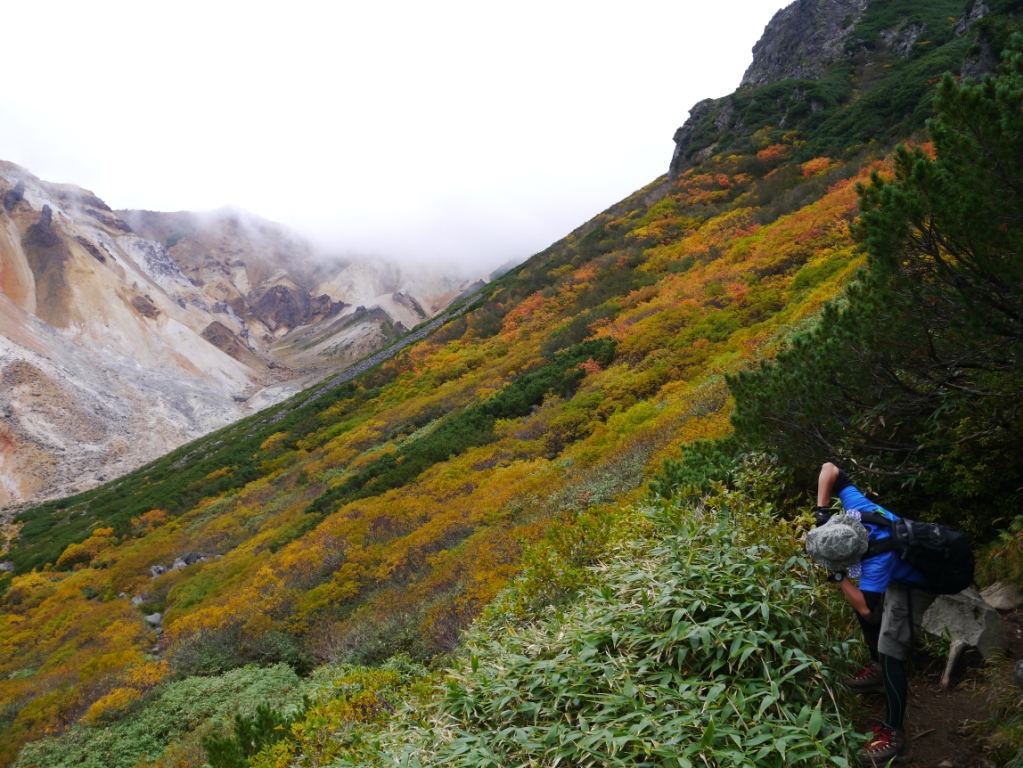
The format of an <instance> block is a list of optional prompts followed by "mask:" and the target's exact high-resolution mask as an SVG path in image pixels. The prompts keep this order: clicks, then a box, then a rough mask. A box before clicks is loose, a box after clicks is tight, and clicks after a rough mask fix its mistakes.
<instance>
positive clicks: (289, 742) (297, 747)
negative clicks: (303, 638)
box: [211, 655, 429, 768]
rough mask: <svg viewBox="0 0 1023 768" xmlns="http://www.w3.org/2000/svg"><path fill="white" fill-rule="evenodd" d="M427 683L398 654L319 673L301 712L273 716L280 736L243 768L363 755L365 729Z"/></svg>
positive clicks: (308, 767) (285, 767)
mask: <svg viewBox="0 0 1023 768" xmlns="http://www.w3.org/2000/svg"><path fill="white" fill-rule="evenodd" d="M428 679H429V675H428V672H427V670H426V668H425V667H422V666H420V665H419V664H417V663H416V662H414V661H413V660H412V659H410V658H409V657H407V656H403V655H397V656H394V657H392V658H390V659H388V660H387V661H386V662H384V663H383V664H382V665H380V666H379V667H375V668H369V667H357V666H351V665H342V666H328V667H325V668H323V669H321V670H318V671H317V673H316V675H314V678H313V680H311V681H310V684H309V685H307V686H306V687H305V689H304V691H305V693H306V697H305V700H304V704H303V706H302V707H301V708H300V709H297V710H295V711H294V712H290V711H286V712H279V713H274V714H273V717H276V718H277V719H278V720H279V721H280V722H281V724H282V727H281V731H280V732H279V733H280V735H281V738H279V739H276V740H275V741H274V743H272V744H267V745H266V746H264V747H263V748H262V749H261V750H258V753H257V754H255V755H254V756H253V757H252V758H251V760H250V761H249V762H248V763H247V765H249V766H251V768H314V767H315V766H322V765H327V764H328V763H330V764H333V763H331V762H330V761H332V760H336V759H344V758H346V757H350V756H352V755H357V754H360V753H363V752H365V751H366V748H367V746H368V743H370V742H369V737H370V736H371V734H370V732H369V731H368V730H367V729H366V727H365V726H367V725H373V724H378V723H382V722H384V721H386V720H387V719H388V718H390V717H391V716H392V715H393V714H394V713H395V712H396V711H397V708H398V706H399V705H401V704H402V703H403V702H405V703H407V704H412V703H413V702H418V701H419V700H420V699H421V698H422V697H423V696H425V695H427V694H428V692H429V689H428V688H427V687H426V686H425V681H427V680H428ZM266 720H267V722H268V723H269V722H270V721H271V718H270V717H267V718H266ZM236 733H237V730H236ZM211 762H212V760H211ZM214 768H217V766H216V764H214ZM225 768H227V766H226V765H225Z"/></svg>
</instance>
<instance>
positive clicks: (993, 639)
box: [922, 589, 1009, 659]
mask: <svg viewBox="0 0 1023 768" xmlns="http://www.w3.org/2000/svg"><path fill="white" fill-rule="evenodd" d="M922 628H923V630H924V631H925V632H927V633H928V634H930V635H933V636H935V637H942V636H944V635H948V637H950V638H951V639H952V640H953V641H956V640H962V641H964V642H966V643H967V644H968V645H972V646H973V647H974V648H976V649H977V650H978V651H980V653H981V655H982V656H983V657H984V658H985V659H987V658H990V657H991V656H993V655H995V654H996V653H998V652H999V651H1004V650H1005V649H1006V648H1008V647H1009V644H1008V640H1007V639H1006V636H1005V624H1004V623H1003V622H1002V617H1001V616H1000V615H999V614H998V611H996V610H995V609H994V608H992V607H991V606H990V605H988V604H987V603H986V602H984V599H983V598H982V597H981V596H980V595H979V594H977V592H976V591H974V590H972V589H964V590H963V591H962V592H960V593H959V594H958V595H939V596H938V598H937V600H935V601H934V603H933V604H932V605H931V607H930V608H928V609H927V612H926V613H925V614H924V620H923V627H922Z"/></svg>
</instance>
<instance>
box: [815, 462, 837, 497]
mask: <svg viewBox="0 0 1023 768" xmlns="http://www.w3.org/2000/svg"><path fill="white" fill-rule="evenodd" d="M838 472H839V470H838V467H836V466H835V465H834V464H832V463H831V462H830V461H829V462H826V463H825V464H823V465H822V466H821V474H820V477H818V478H817V504H818V506H821V507H830V506H831V489H832V488H834V487H835V481H836V480H838Z"/></svg>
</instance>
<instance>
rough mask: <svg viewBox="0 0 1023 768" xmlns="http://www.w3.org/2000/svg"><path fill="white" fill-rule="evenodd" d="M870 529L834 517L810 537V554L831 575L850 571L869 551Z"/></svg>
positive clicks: (847, 517) (854, 521) (843, 518)
mask: <svg viewBox="0 0 1023 768" xmlns="http://www.w3.org/2000/svg"><path fill="white" fill-rule="evenodd" d="M868 544H869V542H868V539H867V529H866V528H864V527H863V524H862V523H860V522H859V521H858V520H854V519H853V518H851V517H849V516H847V515H832V516H831V519H830V520H828V522H826V523H825V524H824V525H822V526H820V527H819V528H814V529H813V530H812V531H810V532H809V533H808V534H806V554H808V555H809V556H810V557H812V558H813V559H814V560H816V561H817V562H818V563H820V564H821V565H823V566H824V567H825V568H827V569H828V570H829V571H847V570H849V569H850V568H851V567H852V566H854V565H856V563H858V562H859V561H860V559H861V558H862V557H863V555H864V554H865V553H866V551H867V545H868Z"/></svg>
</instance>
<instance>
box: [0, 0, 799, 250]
mask: <svg viewBox="0 0 1023 768" xmlns="http://www.w3.org/2000/svg"><path fill="white" fill-rule="evenodd" d="M786 4H787V2H786V0H714V1H713V2H707V1H706V0H672V1H671V2H668V1H662V0H632V2H602V1H601V0H588V1H586V2H583V1H581V0H547V1H546V2H534V0H517V1H516V2H500V3H498V2H492V1H486V0H475V1H474V2H464V1H462V0H433V1H432V2H430V1H428V0H420V1H419V2H411V1H408V2H406V1H405V0H401V1H396V2H382V1H379V0H378V1H376V2H373V1H372V0H369V1H367V0H363V1H362V2H351V1H350V0H342V1H339V2H333V3H328V2H303V1H302V0H290V1H289V2H282V1H281V0H276V1H275V2H272V3H266V2H237V3H234V2H216V1H215V0H205V1H204V2H190V1H188V0H176V1H175V2H167V1H165V2H160V3H158V2H139V1H138V0H132V1H131V2H104V1H103V0H96V1H94V2H81V1H80V0H76V1H75V2H46V3H43V2H22V3H7V4H5V6H6V7H5V8H4V10H3V21H2V24H3V28H4V35H3V46H2V49H3V56H2V61H3V71H4V79H3V84H2V85H0V158H2V159H5V160H11V161H14V162H16V163H19V164H20V165H23V166H25V167H26V168H27V169H28V170H29V171H31V172H32V173H34V174H35V175H37V176H40V177H41V178H44V179H46V180H48V181H59V182H71V183H75V184H78V185H80V186H83V187H86V188H88V189H91V190H92V191H94V192H95V193H96V194H98V195H99V196H100V197H101V198H103V199H104V200H106V201H107V203H109V204H110V205H111V206H112V207H114V208H147V209H150V210H164V211H175V210H183V209H185V210H196V211H198V210H209V209H213V208H218V207H221V206H224V205H233V206H237V207H240V208H244V209H246V210H249V211H252V212H253V213H256V214H259V215H261V216H264V217H266V218H269V219H273V220H275V221H279V222H282V223H285V224H287V225H290V226H292V227H294V228H296V229H298V230H299V231H301V232H304V233H305V234H307V235H310V236H313V237H315V238H318V239H321V240H323V241H325V242H327V243H329V244H331V246H332V247H334V248H337V249H338V250H339V251H345V252H361V253H366V254H374V255H381V256H389V257H397V258H401V259H405V260H415V261H420V262H449V261H450V262H457V263H460V264H466V265H470V266H471V267H473V268H476V267H480V268H482V269H489V268H492V267H494V266H496V265H498V264H501V263H503V262H505V261H508V260H512V259H514V260H516V261H521V260H523V259H525V258H527V257H528V256H530V255H532V254H533V253H535V252H536V251H539V250H541V249H542V248H544V247H546V246H547V245H549V244H550V243H551V242H553V241H555V240H557V239H558V238H560V237H562V236H563V235H565V234H566V233H567V232H569V231H571V230H572V229H574V228H575V227H576V226H578V225H579V224H581V223H583V222H584V221H586V220H587V219H589V218H591V217H592V216H594V215H595V214H597V213H599V212H600V211H601V210H603V209H604V208H606V207H607V206H609V205H611V204H613V203H614V202H616V201H618V200H620V199H621V198H623V197H625V196H626V195H628V194H629V193H631V192H633V191H634V190H636V189H638V188H640V187H642V186H644V185H645V184H647V183H649V182H650V181H652V180H653V179H654V178H656V177H657V176H659V175H660V174H662V173H664V172H665V171H666V170H667V167H668V162H669V160H670V158H671V152H672V149H673V148H674V145H673V144H672V141H671V137H672V134H673V133H674V131H675V129H676V128H677V127H678V126H679V125H681V124H682V122H684V120H685V118H686V116H687V114H688V111H689V109H690V107H692V105H693V104H695V103H696V102H697V101H699V100H701V99H704V98H708V97H719V96H723V95H725V94H727V93H730V92H731V91H732V90H734V89H735V88H736V86H738V84H739V80H740V79H741V77H742V73H743V71H744V70H745V69H746V67H747V66H748V65H749V63H750V61H751V60H752V55H751V49H752V47H753V44H754V43H755V42H756V41H757V40H758V39H759V37H760V35H761V33H762V31H763V28H764V26H765V25H766V24H767V22H768V21H769V20H770V18H771V16H773V15H774V13H775V12H776V11H777V10H778V9H779V8H781V7H783V6H784V5H786Z"/></svg>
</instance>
